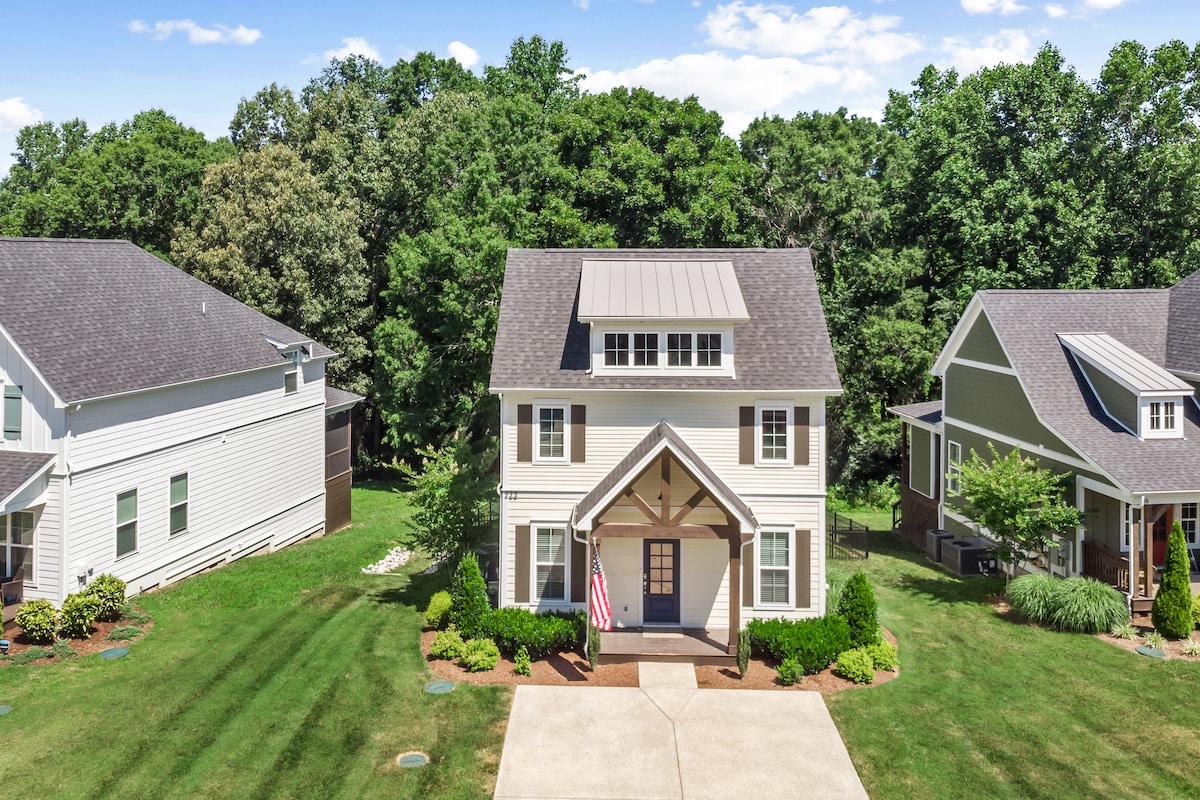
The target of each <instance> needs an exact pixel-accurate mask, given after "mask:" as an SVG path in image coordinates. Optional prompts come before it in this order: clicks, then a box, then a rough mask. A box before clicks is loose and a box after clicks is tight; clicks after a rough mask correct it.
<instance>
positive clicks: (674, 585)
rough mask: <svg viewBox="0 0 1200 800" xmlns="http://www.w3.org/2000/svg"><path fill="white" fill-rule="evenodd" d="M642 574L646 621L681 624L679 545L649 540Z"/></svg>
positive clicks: (672, 540)
mask: <svg viewBox="0 0 1200 800" xmlns="http://www.w3.org/2000/svg"><path fill="white" fill-rule="evenodd" d="M644 547H645V554H646V557H645V569H643V571H642V575H643V577H642V590H643V593H644V598H643V604H642V621H643V622H647V623H675V624H678V623H679V541H678V540H676V539H647V540H646V542H645V545H644Z"/></svg>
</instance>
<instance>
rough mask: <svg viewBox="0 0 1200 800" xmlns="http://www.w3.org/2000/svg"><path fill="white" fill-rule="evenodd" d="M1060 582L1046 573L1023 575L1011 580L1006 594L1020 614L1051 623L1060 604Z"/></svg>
mask: <svg viewBox="0 0 1200 800" xmlns="http://www.w3.org/2000/svg"><path fill="white" fill-rule="evenodd" d="M1059 583H1061V581H1059V579H1058V578H1055V577H1052V576H1050V575H1046V574H1044V573H1033V574H1030V575H1021V576H1020V577H1017V578H1013V579H1012V581H1010V582H1009V584H1008V589H1007V590H1006V591H1005V596H1006V597H1007V598H1008V604H1009V605H1010V606H1012V609H1013V611H1015V612H1016V613H1017V615H1018V616H1020V617H1022V618H1023V619H1027V620H1029V621H1030V622H1037V623H1049V622H1050V617H1051V615H1052V614H1053V613H1054V609H1055V608H1056V607H1057V606H1058V601H1057V600H1056V598H1057V596H1058V589H1059Z"/></svg>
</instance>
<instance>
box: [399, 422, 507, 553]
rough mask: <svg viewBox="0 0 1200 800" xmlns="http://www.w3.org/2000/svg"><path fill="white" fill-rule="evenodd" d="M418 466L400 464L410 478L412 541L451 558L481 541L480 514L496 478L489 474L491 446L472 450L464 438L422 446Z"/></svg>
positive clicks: (488, 498)
mask: <svg viewBox="0 0 1200 800" xmlns="http://www.w3.org/2000/svg"><path fill="white" fill-rule="evenodd" d="M420 452H421V456H422V458H421V468H420V469H419V470H418V469H416V468H413V467H409V466H402V467H401V468H400V469H401V471H402V472H403V473H404V476H405V477H406V478H408V480H409V481H410V482H411V483H412V494H411V495H410V497H411V498H412V502H413V505H414V506H416V511H415V512H414V513H413V516H412V531H413V543H414V544H416V545H417V546H418V547H420V548H421V549H422V550H424V551H425V552H427V553H429V555H431V556H433V557H434V558H447V559H454V558H457V557H459V556H461V555H462V554H464V553H471V552H474V551H475V550H476V548H477V547H478V546H479V545H480V544H481V543H482V542H481V541H480V539H481V538H482V535H483V526H482V525H481V524H480V521H481V519H483V517H484V516H485V515H486V513H487V510H488V503H489V500H490V498H491V496H492V495H493V493H494V489H495V483H494V482H493V481H492V480H490V479H489V477H488V475H487V467H488V465H490V464H491V461H492V459H493V458H494V455H495V454H494V452H493V451H492V450H491V449H485V450H483V451H482V452H479V453H475V452H472V450H471V448H470V446H469V445H468V444H467V443H466V442H462V441H454V442H451V443H450V444H449V445H447V446H446V447H442V448H436V449H435V448H433V447H426V448H425V449H424V450H422V451H420Z"/></svg>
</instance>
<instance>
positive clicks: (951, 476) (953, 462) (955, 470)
mask: <svg viewBox="0 0 1200 800" xmlns="http://www.w3.org/2000/svg"><path fill="white" fill-rule="evenodd" d="M946 450H947V453H946V455H947V458H946V461H947V464H946V491H948V492H957V491H958V476H959V475H961V474H962V445H960V444H959V443H958V442H949V443H948V444H947V445H946Z"/></svg>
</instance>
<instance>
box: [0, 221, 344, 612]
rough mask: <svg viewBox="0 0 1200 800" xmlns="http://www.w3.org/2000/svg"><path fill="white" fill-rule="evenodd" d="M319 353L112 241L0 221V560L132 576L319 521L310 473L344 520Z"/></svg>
mask: <svg viewBox="0 0 1200 800" xmlns="http://www.w3.org/2000/svg"><path fill="white" fill-rule="evenodd" d="M334 355H335V354H334V353H333V352H332V351H330V350H329V349H327V348H325V347H323V346H321V345H320V344H318V343H316V342H313V341H311V340H309V339H308V338H307V337H305V336H303V335H302V334H300V333H297V332H296V331H294V330H292V329H290V328H288V327H287V326H285V325H282V324H280V323H278V322H275V321H274V320H272V319H270V318H269V317H266V316H264V315H263V314H260V313H259V312H257V311H254V310H252V309H250V308H249V307H247V306H245V305H243V304H242V303H239V302H238V301H236V300H234V299H233V298H231V297H229V296H227V295H225V294H223V293H221V292H220V291H218V290H216V289H214V288H212V287H210V286H208V285H206V284H204V283H203V282H201V281H198V280H196V279H194V278H192V277H190V276H188V275H186V274H184V273H183V272H181V271H180V270H178V269H176V268H175V267H173V266H171V265H170V264H167V263H165V262H163V261H161V260H159V259H158V258H155V257H154V256H152V255H151V254H149V253H147V252H146V251H144V250H142V249H140V248H138V247H136V246H134V245H132V244H130V243H129V242H124V241H84V240H65V239H12V238H0V394H2V395H3V398H4V400H3V402H4V408H3V423H4V429H3V438H2V439H0V535H2V540H3V541H2V542H0V569H2V571H3V575H4V577H5V578H6V579H9V578H12V577H14V576H19V577H21V578H23V587H20V586H18V587H17V589H23V596H24V597H25V598H31V597H42V598H46V599H48V600H51V601H53V602H55V603H58V602H61V601H62V599H63V598H64V597H65V596H66V595H67V594H69V593H71V592H74V591H78V590H79V588H80V587H82V586H84V585H86V583H87V581H88V580H90V579H91V578H92V577H94V576H96V575H99V574H100V573H104V572H107V573H111V574H113V575H116V576H118V577H120V578H122V579H124V580H125V581H126V582H127V584H128V587H129V591H130V593H137V592H141V591H145V590H147V589H151V588H153V587H156V586H160V585H163V584H167V583H171V582H172V581H175V580H178V579H180V578H182V577H186V576H187V575H191V574H193V573H196V572H198V571H200V570H203V569H206V568H208V567H211V566H215V565H218V564H221V563H224V562H226V561H229V560H232V559H237V558H240V557H242V556H245V555H249V554H252V553H256V552H262V551H265V550H271V549H276V548H279V547H282V546H284V545H287V544H290V543H292V542H295V541H298V540H300V539H303V538H305V537H308V536H310V535H313V534H317V533H321V532H323V531H324V530H326V527H327V525H326V513H327V494H326V481H327V479H329V480H330V485H331V486H336V487H338V489H337V493H338V497H337V498H336V500H335V502H334V503H333V506H334V507H333V509H332V512H331V513H332V515H333V517H334V518H335V519H336V520H337V524H344V523H345V521H346V518H347V516H348V513H349V504H348V495H349V443H348V428H347V426H348V424H349V420H348V413H347V412H348V409H349V408H350V407H351V406H353V405H354V403H355V402H357V401H358V400H360V399H361V398H359V397H358V396H357V395H351V394H349V393H345V392H338V391H336V390H327V389H326V387H325V362H326V361H327V360H328V359H329V358H331V357H333V356H334ZM327 400H328V402H327ZM327 455H328V457H327ZM342 493H344V494H345V495H346V497H345V498H342V497H341V494H342ZM6 594H8V592H6ZM5 610H6V612H8V611H10V610H11V606H10V607H7V608H6V609H5Z"/></svg>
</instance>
